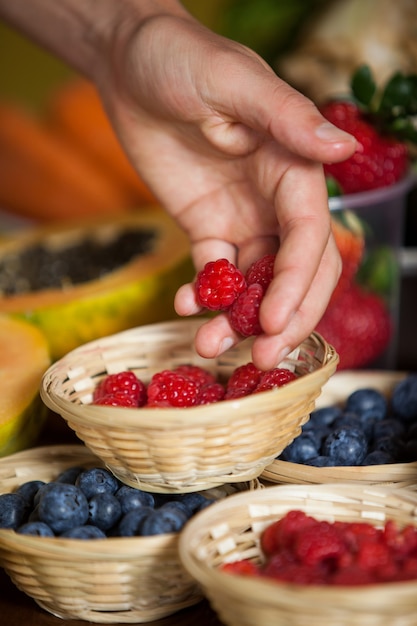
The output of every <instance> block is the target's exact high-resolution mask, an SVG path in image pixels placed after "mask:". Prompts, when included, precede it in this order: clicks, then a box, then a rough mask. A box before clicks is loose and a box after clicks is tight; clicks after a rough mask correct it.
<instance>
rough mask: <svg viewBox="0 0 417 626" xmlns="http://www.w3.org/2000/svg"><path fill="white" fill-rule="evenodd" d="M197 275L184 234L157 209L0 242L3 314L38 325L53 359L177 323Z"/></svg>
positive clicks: (56, 227)
mask: <svg viewBox="0 0 417 626" xmlns="http://www.w3.org/2000/svg"><path fill="white" fill-rule="evenodd" d="M112 257H114V258H112ZM42 259H43V262H42ZM193 273H194V272H193V267H192V263H191V258H190V249H189V242H188V238H187V236H186V235H185V234H184V233H183V231H181V230H180V229H179V227H178V226H177V225H176V224H175V222H174V221H173V219H172V218H170V217H169V216H168V214H167V213H166V212H165V211H163V210H162V209H160V208H158V207H150V208H149V209H144V208H143V209H140V210H138V211H137V212H133V213H131V214H128V215H118V216H115V217H114V218H111V219H110V218H109V219H101V220H98V219H96V218H93V219H91V218H89V219H87V220H83V221H77V222H71V223H66V224H64V223H59V224H57V223H55V224H54V225H49V226H45V227H43V228H42V227H38V228H34V229H31V230H29V231H27V232H24V233H22V234H20V235H16V236H14V237H12V238H10V239H9V240H7V241H3V242H0V294H1V295H0V313H2V314H7V315H11V316H15V317H19V318H23V319H25V320H28V321H30V322H31V323H33V324H35V325H36V326H38V327H39V328H40V329H41V330H42V331H43V333H44V334H45V336H46V337H47V339H48V342H49V349H50V353H51V357H52V359H53V360H55V359H58V358H61V357H62V356H63V355H64V354H66V353H67V352H69V351H70V350H73V349H74V348H76V347H77V346H79V345H81V344H83V343H86V342H88V341H91V340H93V339H98V338H100V337H104V336H106V335H111V334H114V333H116V332H119V331H121V330H126V329H128V328H132V327H134V326H139V325H142V324H148V323H153V322H158V321H165V320H168V319H172V318H174V317H175V311H174V306H173V302H174V295H175V292H176V290H177V289H178V287H179V286H180V285H181V284H183V283H184V282H188V281H190V280H191V279H192V277H193Z"/></svg>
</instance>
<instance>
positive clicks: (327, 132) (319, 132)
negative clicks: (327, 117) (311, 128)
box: [316, 122, 355, 143]
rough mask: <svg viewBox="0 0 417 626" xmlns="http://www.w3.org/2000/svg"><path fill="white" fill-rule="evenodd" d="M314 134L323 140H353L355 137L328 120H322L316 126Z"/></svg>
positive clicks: (334, 141)
mask: <svg viewBox="0 0 417 626" xmlns="http://www.w3.org/2000/svg"><path fill="white" fill-rule="evenodd" d="M316 136H317V137H318V138H319V139H322V140H323V141H328V142H331V143H338V142H339V141H355V138H354V137H352V135H349V133H346V132H345V131H344V130H341V129H340V128H338V127H337V126H335V125H334V124H331V123H330V122H323V124H321V125H320V126H317V128H316Z"/></svg>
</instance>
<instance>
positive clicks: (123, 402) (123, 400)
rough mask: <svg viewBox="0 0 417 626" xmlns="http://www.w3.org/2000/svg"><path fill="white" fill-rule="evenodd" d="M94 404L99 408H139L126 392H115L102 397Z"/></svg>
mask: <svg viewBox="0 0 417 626" xmlns="http://www.w3.org/2000/svg"><path fill="white" fill-rule="evenodd" d="M93 404H95V405H97V406H121V407H127V408H137V407H138V405H137V402H136V401H135V399H134V398H132V397H131V396H129V395H128V394H127V393H125V392H124V391H115V392H114V393H109V394H107V395H106V396H101V397H100V398H97V400H94V402H93Z"/></svg>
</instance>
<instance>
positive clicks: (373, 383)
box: [261, 371, 417, 487]
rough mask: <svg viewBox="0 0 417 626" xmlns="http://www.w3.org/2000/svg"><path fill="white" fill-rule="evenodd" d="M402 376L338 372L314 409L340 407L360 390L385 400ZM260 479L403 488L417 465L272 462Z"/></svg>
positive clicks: (413, 479)
mask: <svg viewBox="0 0 417 626" xmlns="http://www.w3.org/2000/svg"><path fill="white" fill-rule="evenodd" d="M405 376H406V373H404V372H390V371H364V372H355V371H351V372H349V371H345V372H338V373H337V374H335V375H334V376H333V377H332V378H331V379H330V380H329V381H328V382H327V383H326V385H325V386H324V387H323V391H322V394H321V395H320V397H319V398H318V399H317V402H316V408H321V407H325V406H330V405H333V404H336V405H341V406H343V404H344V402H345V400H346V398H347V397H348V396H349V395H350V394H351V393H352V392H353V391H355V390H356V389H360V388H364V387H371V388H373V389H377V390H378V391H381V392H382V393H383V394H384V395H385V396H386V397H387V398H389V397H390V395H391V393H392V391H393V389H394V387H395V385H396V384H397V383H398V382H399V381H400V380H402V379H403V378H404V377H405ZM261 480H262V481H263V482H265V484H286V483H290V484H307V483H308V484H320V483H330V482H349V483H358V484H361V483H362V484H382V485H384V484H395V485H397V486H398V487H407V486H410V485H414V484H417V462H413V463H393V464H389V465H369V466H357V467H354V466H352V467H313V466H310V465H302V464H300V463H290V462H288V461H280V460H277V459H275V460H274V461H273V462H272V463H271V464H270V465H268V466H267V467H266V468H265V470H264V471H263V473H262V475H261Z"/></svg>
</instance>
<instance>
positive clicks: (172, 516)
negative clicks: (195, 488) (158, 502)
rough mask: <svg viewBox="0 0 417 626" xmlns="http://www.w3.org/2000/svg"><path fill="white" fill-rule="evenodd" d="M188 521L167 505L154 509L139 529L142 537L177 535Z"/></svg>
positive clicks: (175, 509)
mask: <svg viewBox="0 0 417 626" xmlns="http://www.w3.org/2000/svg"><path fill="white" fill-rule="evenodd" d="M187 521H188V516H187V515H186V513H184V512H183V511H180V510H179V509H178V508H173V507H171V506H170V505H169V504H167V505H164V506H161V507H160V508H159V509H154V510H153V511H152V512H151V513H150V515H148V517H146V518H145V519H144V521H143V524H142V526H141V529H140V534H141V535H142V536H145V537H147V536H150V535H163V534H166V533H178V532H179V531H180V530H181V529H182V528H183V527H184V525H185V524H186V522H187Z"/></svg>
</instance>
